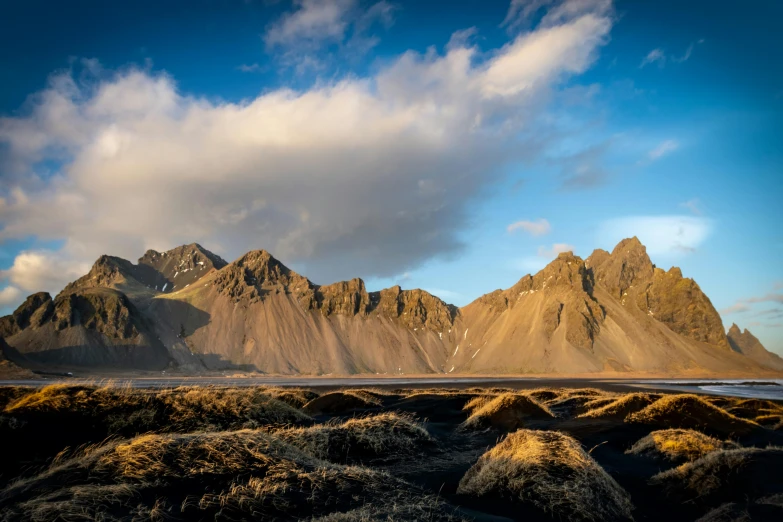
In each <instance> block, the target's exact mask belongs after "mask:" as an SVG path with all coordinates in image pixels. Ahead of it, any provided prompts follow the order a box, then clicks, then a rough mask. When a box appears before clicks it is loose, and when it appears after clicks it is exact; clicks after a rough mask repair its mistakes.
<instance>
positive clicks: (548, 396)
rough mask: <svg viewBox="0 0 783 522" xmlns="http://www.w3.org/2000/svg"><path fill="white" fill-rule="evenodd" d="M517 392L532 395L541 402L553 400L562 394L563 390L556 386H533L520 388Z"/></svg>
mask: <svg viewBox="0 0 783 522" xmlns="http://www.w3.org/2000/svg"><path fill="white" fill-rule="evenodd" d="M519 393H523V394H525V395H527V396H528V397H533V398H534V399H535V400H537V401H538V402H542V403H546V402H549V401H553V400H556V399H559V398H560V397H562V396H563V390H562V389H557V388H534V389H532V390H520V391H519Z"/></svg>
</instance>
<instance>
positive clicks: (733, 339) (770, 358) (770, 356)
mask: <svg viewBox="0 0 783 522" xmlns="http://www.w3.org/2000/svg"><path fill="white" fill-rule="evenodd" d="M727 337H728V341H729V346H730V347H731V349H732V350H734V351H735V352H737V353H741V354H743V355H745V356H747V357H749V358H751V359H753V360H754V361H756V362H758V363H759V364H761V365H763V366H765V367H767V368H770V369H773V370H783V358H781V357H780V356H779V355H777V354H775V353H772V352H770V351H767V349H766V348H764V345H762V344H761V342H760V341H759V340H758V339H757V338H756V336H754V335H753V334H752V333H750V331H748V330H747V329H745V331H744V332H743V331H741V330H740V328H739V326H737V325H736V324H732V325H731V328H729V333H728V336H727Z"/></svg>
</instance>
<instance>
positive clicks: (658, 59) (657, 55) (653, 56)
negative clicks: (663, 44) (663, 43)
mask: <svg viewBox="0 0 783 522" xmlns="http://www.w3.org/2000/svg"><path fill="white" fill-rule="evenodd" d="M653 63H657V64H658V67H663V66H664V65H666V54H664V52H663V49H660V48H658V49H653V50H652V51H650V52H649V53H647V56H645V57H644V59H642V63H640V64H639V68H640V69H641V68H642V67H645V66H647V65H650V64H653Z"/></svg>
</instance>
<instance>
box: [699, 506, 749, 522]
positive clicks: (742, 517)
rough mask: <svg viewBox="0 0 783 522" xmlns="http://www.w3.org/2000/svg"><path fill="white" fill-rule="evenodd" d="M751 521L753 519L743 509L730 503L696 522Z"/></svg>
mask: <svg viewBox="0 0 783 522" xmlns="http://www.w3.org/2000/svg"><path fill="white" fill-rule="evenodd" d="M751 520H753V519H752V518H751V517H750V513H748V510H747V509H746V508H745V507H743V506H741V505H739V504H734V503H733V502H732V503H728V504H723V505H721V506H719V507H717V508H715V509H713V510H712V511H710V512H709V513H707V514H706V515H704V516H703V517H701V518H699V519H698V520H697V521H696V522H751Z"/></svg>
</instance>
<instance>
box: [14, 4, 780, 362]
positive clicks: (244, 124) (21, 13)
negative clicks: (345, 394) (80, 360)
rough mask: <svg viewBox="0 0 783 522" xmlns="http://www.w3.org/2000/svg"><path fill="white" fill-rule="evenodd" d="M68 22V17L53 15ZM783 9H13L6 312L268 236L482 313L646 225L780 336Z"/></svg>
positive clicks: (659, 246)
mask: <svg viewBox="0 0 783 522" xmlns="http://www.w3.org/2000/svg"><path fill="white" fill-rule="evenodd" d="M42 13H45V16H44V15H42ZM782 16H783V3H781V2H775V1H753V2H746V3H744V4H743V5H742V6H741V7H740V6H739V5H738V4H737V3H736V2H728V1H725V2H716V1H690V2H674V1H656V2H653V1H617V2H614V3H613V2H611V1H609V0H581V1H576V0H527V1H517V2H511V3H509V2H508V1H505V2H493V1H485V2H448V3H446V2H443V3H439V2H391V1H389V2H386V1H380V2H372V1H370V2H361V1H359V0H338V1H329V2H327V1H316V0H306V1H305V0H301V1H297V2H293V3H291V2H285V1H278V2H253V1H245V2H243V1H236V2H233V1H217V0H215V1H200V2H192V1H191V2H177V1H169V2H144V1H139V2H124V3H121V2H89V1H81V2H75V3H64V2H36V1H30V2H17V3H11V4H7V5H5V6H4V16H3V18H2V20H0V197H1V198H2V200H0V270H2V272H0V313H9V312H10V311H11V310H12V309H13V308H14V307H15V306H16V305H18V304H19V303H20V302H21V300H22V299H23V298H24V296H25V295H27V294H29V293H31V292H32V291H36V290H47V291H50V292H57V291H59V290H60V288H61V287H62V286H63V284H64V283H66V282H67V281H69V280H72V279H74V278H75V277H77V276H79V275H81V274H83V273H84V272H85V271H86V269H88V268H89V265H90V264H91V263H92V261H93V260H94V259H95V258H96V257H97V256H98V255H99V254H101V253H110V254H115V255H120V256H123V257H126V258H129V259H133V260H135V259H136V258H138V257H139V256H140V255H141V254H142V253H143V251H144V250H145V249H146V248H156V249H159V250H160V249H167V248H171V247H173V246H176V245H177V244H181V243H187V242H191V241H198V242H200V243H202V244H203V245H204V246H206V247H207V248H210V249H213V250H215V251H217V252H218V253H220V254H221V255H223V256H224V257H226V258H229V259H231V258H234V257H236V256H238V255H239V254H241V253H243V252H244V251H246V250H250V249H256V248H266V249H268V250H270V251H271V252H273V253H274V254H275V255H277V256H278V257H280V258H281V259H282V260H283V261H285V262H287V263H288V264H290V265H291V266H293V267H294V268H296V269H298V270H300V271H301V272H303V273H304V274H306V275H308V276H309V277H310V278H311V279H313V280H314V281H315V282H318V283H328V282H331V281H333V280H335V279H343V278H349V277H354V276H360V277H363V278H364V279H365V280H366V281H367V283H368V286H370V287H371V288H373V289H374V288H380V287H384V286H388V285H391V284H401V285H402V286H403V287H408V288H412V287H422V288H425V289H428V290H430V291H432V292H433V293H435V294H438V295H440V296H441V297H442V298H444V299H445V300H446V301H450V302H453V303H455V304H458V305H463V304H466V303H468V302H470V301H471V300H472V299H474V298H476V297H478V296H479V295H481V294H483V293H486V292H489V291H491V290H493V289H495V288H506V287H508V286H511V285H512V284H513V283H514V282H516V281H517V280H518V279H519V278H520V277H521V276H522V275H524V274H526V273H528V272H535V271H536V270H538V269H540V268H541V267H543V266H544V265H545V264H546V263H547V262H548V261H549V260H550V259H551V258H552V257H554V255H556V252H557V251H559V250H563V249H573V250H574V251H575V253H577V254H578V255H581V256H583V257H586V256H587V255H589V254H590V252H591V251H592V250H593V249H594V248H604V249H607V250H611V248H612V247H613V246H614V244H616V243H617V242H618V241H619V240H620V239H622V238H623V237H626V236H630V235H638V236H639V237H640V239H641V240H642V241H643V242H644V243H645V244H647V246H648V249H649V251H650V255H651V257H652V259H653V262H655V263H656V264H658V266H662V267H664V268H668V267H669V266H671V265H676V266H680V267H681V268H682V270H683V273H684V274H685V275H686V276H690V277H693V278H694V279H696V281H697V282H698V283H699V284H700V286H701V287H702V288H703V289H704V290H705V292H706V293H707V294H708V295H709V296H710V298H711V299H712V301H713V303H714V304H715V306H716V307H717V308H718V309H719V310H721V313H722V316H723V319H724V324H725V325H726V326H727V327H728V326H729V325H730V324H731V323H732V322H736V323H737V324H739V325H740V327H743V328H749V329H750V330H751V331H752V332H753V333H754V334H755V335H757V336H758V337H759V338H760V339H761V340H762V342H763V343H764V344H765V345H766V346H767V347H768V348H770V349H773V350H776V351H778V352H779V353H783V286H782V285H783V268H781V263H780V259H781V256H783V233H781V227H780V225H781V223H783V210H781V205H780V199H781V196H783V146H782V145H783V68H781V67H780V65H779V64H780V63H783V44H781V40H780V37H779V23H780V20H781V17H782Z"/></svg>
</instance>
